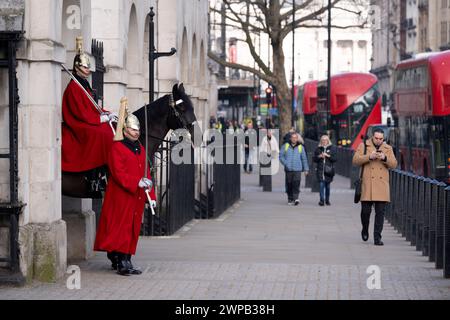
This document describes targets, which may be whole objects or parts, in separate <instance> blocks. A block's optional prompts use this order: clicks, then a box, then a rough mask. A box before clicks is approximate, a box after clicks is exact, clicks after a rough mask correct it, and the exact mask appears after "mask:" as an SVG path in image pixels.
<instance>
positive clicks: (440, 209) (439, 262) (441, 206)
mask: <svg viewBox="0 0 450 320" xmlns="http://www.w3.org/2000/svg"><path fill="white" fill-rule="evenodd" d="M446 187H447V185H446V184H445V183H443V182H440V183H438V206H437V216H436V218H437V219H436V269H443V268H444V214H445V188H446Z"/></svg>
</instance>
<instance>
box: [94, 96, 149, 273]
mask: <svg viewBox="0 0 450 320" xmlns="http://www.w3.org/2000/svg"><path fill="white" fill-rule="evenodd" d="M126 107H127V100H126V99H125V98H124V99H122V101H121V107H120V114H119V122H118V125H117V132H116V136H115V137H114V140H115V142H114V143H113V145H112V149H111V153H110V156H109V160H108V168H109V171H110V177H109V181H108V186H107V188H106V194H105V200H104V203H103V208H102V214H101V216H100V223H99V226H98V230H97V236H96V240H95V247H94V250H95V251H106V252H107V253H108V255H107V256H108V259H110V260H111V262H112V268H113V269H115V270H117V273H118V274H120V275H130V274H141V273H142V272H141V271H140V270H139V269H137V268H134V267H133V264H132V263H131V256H132V255H135V253H136V247H137V243H138V239H139V234H140V229H141V223H142V216H143V212H144V206H145V202H146V200H148V201H149V202H150V206H151V207H152V208H154V207H155V206H156V201H155V199H156V196H155V190H154V188H153V183H152V181H151V177H150V168H148V170H147V173H146V172H145V167H146V165H145V162H146V161H147V157H146V150H145V149H144V147H143V146H142V144H141V143H140V142H139V136H140V124H139V120H138V119H137V118H136V116H134V115H133V114H128V115H126V114H127V110H126ZM149 189H150V190H151V191H150V192H149V193H146V191H148V190H149Z"/></svg>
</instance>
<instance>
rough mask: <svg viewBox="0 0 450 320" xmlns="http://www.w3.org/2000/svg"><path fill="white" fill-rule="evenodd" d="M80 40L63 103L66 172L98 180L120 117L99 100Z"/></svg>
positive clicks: (88, 62)
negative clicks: (83, 174)
mask: <svg viewBox="0 0 450 320" xmlns="http://www.w3.org/2000/svg"><path fill="white" fill-rule="evenodd" d="M76 41H77V42H76V52H77V54H76V56H75V59H74V63H73V72H72V74H71V78H72V80H71V81H70V83H69V84H68V86H67V88H66V90H65V91H64V96H63V102H62V116H63V124H62V171H63V172H67V173H81V172H86V173H90V175H89V174H87V176H88V179H89V180H92V181H94V180H95V179H96V178H98V174H99V171H98V168H101V167H104V166H105V165H106V163H107V160H108V155H109V152H110V150H111V146H112V141H113V137H114V133H113V131H114V130H113V127H112V125H111V123H112V122H113V121H115V120H116V119H117V116H116V115H115V114H113V113H111V112H109V111H107V110H105V109H103V108H100V107H99V106H98V105H97V104H96V103H95V100H94V99H93V98H94V95H93V90H92V88H91V85H90V84H89V81H88V78H89V76H90V74H91V71H90V65H91V64H90V60H89V56H88V55H87V54H86V53H84V52H83V38H82V37H78V38H77V39H76ZM66 70H67V69H66ZM67 71H68V70H67ZM94 169H96V171H93V170H94ZM94 172H95V173H94ZM89 176H90V178H89Z"/></svg>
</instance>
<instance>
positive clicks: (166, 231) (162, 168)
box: [142, 142, 195, 236]
mask: <svg viewBox="0 0 450 320" xmlns="http://www.w3.org/2000/svg"><path fill="white" fill-rule="evenodd" d="M174 146H175V144H173V143H169V142H163V143H162V145H161V146H160V148H159V149H158V151H157V152H156V154H155V157H154V159H153V161H152V163H153V166H152V169H153V170H152V171H153V172H152V179H153V182H154V183H155V188H156V190H155V191H156V197H157V203H158V206H157V208H156V210H155V215H153V214H152V212H151V210H149V209H147V210H146V211H145V215H144V225H143V228H142V233H143V235H145V236H170V235H173V234H174V233H175V232H177V231H178V230H179V229H180V228H181V227H183V226H184V225H185V224H186V223H188V222H189V221H191V220H192V219H194V218H195V212H194V190H195V165H194V161H193V160H194V157H193V155H194V152H193V150H191V155H192V158H191V162H190V163H188V164H175V163H173V162H172V158H171V152H172V150H173V147H174Z"/></svg>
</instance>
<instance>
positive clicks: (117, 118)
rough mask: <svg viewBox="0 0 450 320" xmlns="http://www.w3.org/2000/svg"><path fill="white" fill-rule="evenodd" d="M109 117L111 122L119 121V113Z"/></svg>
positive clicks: (111, 114)
mask: <svg viewBox="0 0 450 320" xmlns="http://www.w3.org/2000/svg"><path fill="white" fill-rule="evenodd" d="M108 116H109V121H111V122H118V121H119V116H118V115H117V113H114V112H113V113H110V114H108Z"/></svg>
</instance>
